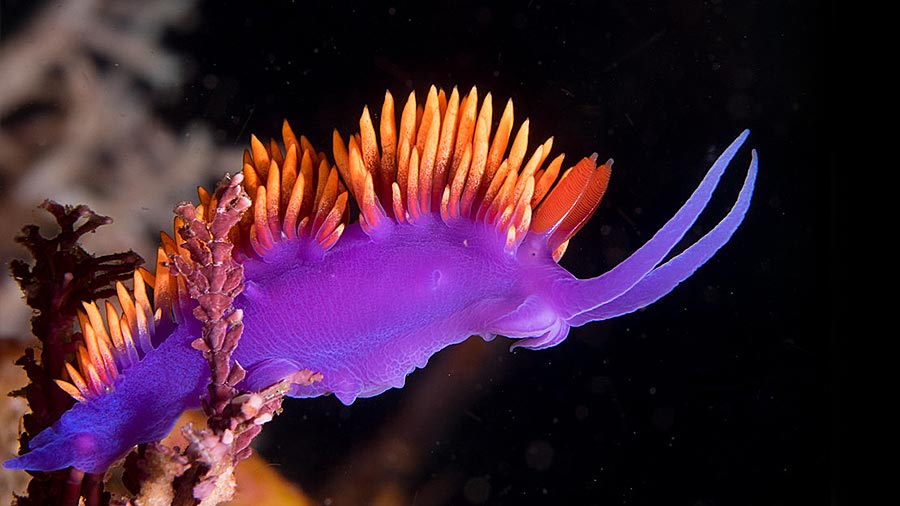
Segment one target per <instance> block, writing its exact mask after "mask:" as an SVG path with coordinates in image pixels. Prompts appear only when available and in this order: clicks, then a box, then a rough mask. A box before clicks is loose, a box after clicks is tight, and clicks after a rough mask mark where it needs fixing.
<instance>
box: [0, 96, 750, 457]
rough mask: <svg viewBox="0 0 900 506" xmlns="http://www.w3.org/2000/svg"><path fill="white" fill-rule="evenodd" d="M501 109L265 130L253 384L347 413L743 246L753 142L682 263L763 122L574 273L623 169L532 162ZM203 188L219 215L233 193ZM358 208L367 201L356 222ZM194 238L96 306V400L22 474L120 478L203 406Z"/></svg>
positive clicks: (89, 376) (659, 286)
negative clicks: (577, 252) (581, 235)
mask: <svg viewBox="0 0 900 506" xmlns="http://www.w3.org/2000/svg"><path fill="white" fill-rule="evenodd" d="M492 114H493V108H492V99H491V95H490V94H488V95H487V96H486V97H485V98H484V100H483V101H482V102H481V103H480V104H479V99H478V95H477V92H476V90H475V88H473V89H472V90H471V91H470V93H469V94H468V95H466V96H462V97H460V95H459V94H458V92H457V90H456V89H455V88H454V89H453V91H452V93H451V94H450V96H449V97H448V96H447V95H446V94H445V93H444V92H443V91H440V92H439V91H437V90H435V89H434V88H432V89H431V90H430V92H429V93H428V96H427V99H426V101H425V104H424V107H422V106H419V105H417V102H416V97H415V95H414V94H413V93H411V94H410V95H409V99H408V100H407V102H406V105H405V106H404V108H403V110H402V113H401V114H400V119H399V123H398V122H397V119H396V118H397V117H396V113H395V109H394V102H393V98H392V96H391V94H390V93H387V94H386V96H385V101H384V105H383V107H382V110H381V115H380V118H381V121H380V125H379V128H378V132H377V133H376V130H375V127H374V125H373V123H372V120H371V116H370V114H369V111H368V109H365V110H364V111H363V114H362V117H361V119H360V125H359V126H360V130H359V133H357V134H355V135H352V136H350V137H349V138H348V139H347V140H346V141H345V140H344V139H343V138H342V137H341V136H340V135H339V134H338V133H337V132H335V134H334V149H333V152H334V160H335V165H330V164H329V163H328V161H327V159H326V157H325V155H324V153H320V152H316V151H315V149H314V148H313V147H312V145H311V144H310V143H309V141H307V140H306V138H304V137H300V138H299V139H298V138H297V137H296V136H295V134H294V133H293V131H292V130H291V128H290V127H289V126H288V124H287V123H285V124H284V126H283V132H282V138H283V143H282V144H281V145H279V143H277V142H275V141H274V140H273V141H271V142H269V143H265V144H264V143H262V142H260V141H259V140H258V139H257V138H256V137H253V138H252V143H251V149H250V150H249V151H248V152H246V153H245V156H244V166H243V170H242V171H241V174H240V176H237V177H238V179H239V182H240V183H241V184H242V185H243V187H244V189H245V190H246V192H247V194H248V195H249V196H250V197H251V198H252V200H253V207H252V209H251V210H250V211H249V212H248V213H247V214H245V216H244V219H243V221H242V223H241V224H240V225H239V226H237V227H235V229H233V230H232V241H233V242H234V244H235V250H234V252H235V253H234V254H235V258H236V259H237V260H238V261H239V262H241V263H242V265H243V267H244V277H245V279H244V283H245V288H244V291H243V292H242V293H241V294H240V295H239V296H238V297H237V299H236V300H235V303H234V306H235V307H236V308H239V309H241V310H242V311H243V315H244V316H243V323H244V334H243V336H242V338H241V340H240V343H239V345H238V347H237V349H236V350H235V352H234V355H233V358H234V360H235V361H237V362H238V363H240V364H241V365H242V366H243V367H244V368H246V369H247V376H246V379H245V380H244V382H243V383H242V384H241V385H239V387H240V388H242V389H245V390H258V389H261V388H263V387H266V386H268V385H270V384H273V383H275V382H278V381H280V380H281V379H283V378H286V377H289V376H290V375H291V374H293V373H295V372H297V371H299V370H303V369H308V370H312V371H315V372H318V373H321V375H322V379H321V381H318V382H315V383H313V384H311V385H305V386H296V387H294V388H293V390H292V391H291V392H290V395H292V396H296V397H312V396H317V395H322V394H327V393H333V394H335V396H337V398H338V399H340V401H341V402H343V403H345V404H349V403H352V402H353V401H354V400H355V399H357V398H359V397H369V396H374V395H377V394H379V393H381V392H383V391H385V390H386V389H388V388H392V387H401V386H403V384H404V381H405V378H406V376H407V375H408V374H409V373H411V372H412V371H413V370H415V369H416V368H420V367H424V366H425V365H426V363H427V362H428V360H429V358H430V357H431V356H432V355H433V354H434V353H436V352H438V351H440V350H441V349H443V348H445V347H447V346H449V345H452V344H455V343H459V342H461V341H463V340H465V339H467V338H468V337H469V336H472V335H479V336H482V337H483V338H485V339H490V338H493V337H494V336H497V335H501V336H506V337H509V338H512V339H515V340H516V341H515V343H514V345H513V346H514V347H515V346H522V347H525V348H534V349H540V348H547V347H550V346H554V345H556V344H558V343H560V342H561V341H562V340H564V339H565V338H566V336H567V334H568V331H569V328H570V327H573V326H579V325H583V324H585V323H587V322H591V321H598V320H604V319H608V318H613V317H615V316H619V315H622V314H626V313H629V312H632V311H635V310H637V309H639V308H641V307H644V306H646V305H648V304H650V303H652V302H654V301H655V300H657V299H658V298H660V297H662V296H663V295H665V294H666V293H668V292H669V291H671V290H672V289H673V288H674V287H675V286H676V285H677V284H678V283H680V282H681V281H682V280H684V279H685V278H687V277H688V276H690V275H691V273H693V272H694V270H696V269H697V268H698V267H699V266H700V265H702V264H703V263H704V262H706V260H708V259H709V258H710V257H711V256H712V255H713V254H714V253H715V252H716V251H717V250H718V249H719V248H720V247H721V246H722V245H723V244H725V243H726V242H727V241H728V239H729V238H730V237H731V235H732V233H733V232H734V231H735V229H736V228H737V227H738V225H739V224H740V223H741V221H742V219H743V217H744V214H745V212H746V211H747V208H748V206H749V204H750V197H751V194H752V192H753V184H754V180H755V176H756V166H757V162H756V153H755V151H754V152H753V154H752V160H751V163H750V168H749V170H748V172H747V176H746V179H745V181H744V185H743V187H742V188H741V190H740V193H739V195H738V197H737V200H736V202H735V204H734V206H733V207H732V209H731V210H730V211H729V212H728V214H727V215H726V216H725V217H724V218H723V219H722V220H721V222H720V223H719V224H718V225H716V226H715V227H714V228H713V229H712V230H711V231H710V232H708V233H707V234H706V235H705V236H703V237H702V238H701V239H700V240H698V241H697V242H695V243H694V244H692V245H690V246H689V247H687V248H686V249H684V251H682V252H681V253H680V254H678V255H677V256H674V257H672V258H670V259H668V260H666V258H667V256H668V255H669V253H670V252H671V251H672V249H673V248H674V247H675V246H676V245H677V244H678V243H679V242H680V241H681V239H682V237H683V236H684V234H685V233H686V232H687V231H688V229H689V228H690V227H691V226H692V225H693V223H694V221H695V219H696V218H697V216H698V215H699V214H700V213H701V212H702V211H703V209H704V207H705V206H706V204H707V202H708V201H709V199H710V197H711V195H712V192H713V190H714V189H715V188H716V186H717V184H718V181H719V178H720V176H721V175H722V173H723V172H724V170H725V168H726V167H727V166H728V164H729V162H730V161H731V159H732V158H733V157H734V155H735V154H736V152H737V150H738V149H739V148H740V146H741V145H742V144H743V142H744V141H745V139H746V138H747V135H748V132H746V131H745V132H744V133H742V134H741V135H740V136H739V137H738V138H737V139H736V140H735V141H734V142H733V143H732V144H731V145H730V146H729V147H728V148H727V149H726V150H725V151H724V153H722V155H721V156H720V157H719V159H718V160H717V161H716V162H715V164H714V165H713V166H712V168H711V169H710V170H709V172H708V173H707V174H706V176H705V177H704V178H703V180H702V181H701V183H700V185H699V187H698V188H697V189H696V190H695V191H694V193H693V194H692V195H691V196H690V198H688V200H687V202H686V203H685V204H684V206H683V207H682V208H681V209H679V210H678V212H677V213H676V214H675V216H674V217H673V218H672V219H671V220H670V221H669V222H668V223H666V224H665V226H663V228H662V229H660V230H659V231H658V232H657V233H656V234H655V235H654V236H653V238H652V239H650V240H649V241H648V242H647V243H646V244H644V245H643V246H642V247H641V248H640V249H638V250H637V251H636V252H634V254H632V255H631V256H630V257H629V258H628V259H626V260H625V261H623V262H622V263H620V264H619V265H617V266H616V267H615V268H613V269H612V270H610V271H609V272H607V273H605V274H603V275H601V276H599V277H596V278H592V279H587V280H580V279H576V278H575V277H573V276H572V275H571V274H570V273H569V272H568V271H566V270H565V269H564V268H563V267H561V266H559V264H558V263H557V261H558V260H559V258H560V257H561V256H562V255H563V253H564V252H565V250H566V246H567V244H568V242H569V240H570V239H571V237H572V236H573V235H574V234H575V233H576V232H577V231H578V230H579V229H580V228H581V227H582V226H583V225H584V223H585V222H586V221H587V220H588V219H589V218H590V217H591V215H592V214H593V213H594V211H595V210H596V209H597V206H598V204H599V203H600V199H601V198H602V197H603V194H604V192H605V190H606V187H607V183H608V181H609V177H610V171H611V168H612V160H610V161H608V162H606V163H603V164H599V165H598V163H597V156H596V155H592V156H590V157H587V158H582V159H580V160H578V161H577V162H576V163H575V164H574V165H573V166H572V167H570V168H569V169H567V170H566V171H564V172H563V173H562V175H560V171H561V168H562V165H563V155H559V156H556V157H554V158H552V159H550V151H551V147H552V145H553V140H552V138H551V139H548V140H546V141H545V142H543V143H541V144H538V145H537V147H536V148H535V149H533V150H532V151H531V152H530V153H529V152H528V148H527V145H528V132H529V123H528V121H527V120H526V121H525V122H523V123H522V124H521V125H520V126H519V128H518V130H517V132H516V134H515V136H513V135H512V131H513V123H514V122H513V107H512V103H511V102H508V103H507V105H506V107H505V109H504V111H503V113H502V116H501V118H500V120H499V122H498V125H497V127H496V129H492V124H493V119H492ZM492 130H493V133H492ZM548 160H549V162H548ZM199 193H200V202H201V205H200V207H199V210H200V213H199V214H200V215H201V216H203V217H204V218H205V219H206V220H207V221H209V220H211V218H212V216H213V213H215V212H216V208H217V202H216V201H215V199H214V197H213V196H211V195H210V194H209V193H207V192H205V191H204V190H202V189H201V190H200V192H199ZM351 199H352V200H353V201H355V202H356V204H357V206H358V207H359V210H360V214H359V219H358V220H357V221H355V222H353V223H350V221H349V208H350V201H351ZM176 225H178V223H176ZM176 229H177V227H176ZM179 242H180V241H178V240H175V239H173V238H172V237H170V236H168V235H166V234H163V235H162V245H161V246H160V249H159V255H158V262H157V269H156V273H155V275H153V274H151V273H149V272H147V271H141V272H139V273H136V275H135V289H134V294H133V295H132V294H130V293H128V291H127V290H125V289H124V288H123V287H121V286H120V290H119V297H118V299H119V305H120V306H121V313H120V312H119V311H117V310H116V308H115V307H114V306H113V305H112V304H110V303H109V302H106V303H105V304H104V305H105V308H104V309H105V311H101V310H100V308H98V306H97V305H96V304H95V303H90V304H85V312H84V314H83V315H82V316H81V326H82V329H83V333H84V338H85V343H84V345H82V346H81V348H80V351H79V353H77V354H76V355H77V356H76V362H77V366H75V365H69V366H67V371H66V374H65V378H66V379H61V380H60V381H59V382H58V383H59V385H60V386H61V387H62V388H64V389H65V390H66V391H67V392H69V393H70V394H71V395H73V396H74V397H75V398H76V399H78V400H79V401H81V402H78V403H76V405H75V406H74V407H73V408H72V409H71V410H70V411H68V412H67V413H65V414H64V415H63V417H62V418H61V419H60V420H59V421H58V422H57V423H56V424H55V425H54V426H53V427H51V428H50V429H47V430H46V431H44V432H42V433H41V434H39V435H38V436H37V437H36V438H34V439H33V440H32V441H31V443H30V452H29V453H26V454H24V455H22V456H20V457H18V458H15V459H12V460H10V461H7V462H6V463H5V464H4V465H5V466H6V467H7V468H12V469H31V470H36V471H51V470H55V469H61V468H64V467H68V466H73V467H75V468H77V469H80V470H82V471H86V472H102V471H103V470H105V469H106V468H107V467H109V466H110V465H111V464H112V463H113V462H114V461H115V460H117V459H119V458H121V457H122V456H123V455H124V454H125V453H126V452H127V451H128V450H129V449H130V448H131V447H133V446H134V445H135V444H138V443H142V442H148V441H154V440H158V439H161V438H162V437H163V436H165V435H166V433H167V432H168V431H169V430H170V429H171V427H172V424H173V423H174V421H175V419H176V418H177V416H178V415H179V414H180V413H181V412H182V411H183V410H185V409H187V408H192V407H196V406H198V405H199V401H200V397H201V395H203V391H204V388H205V386H206V384H207V382H208V380H209V370H208V367H207V365H206V363H205V361H204V359H203V358H202V356H201V354H200V353H199V352H197V351H196V350H194V349H192V348H191V341H192V340H193V339H195V338H196V337H197V336H198V335H199V333H200V331H199V324H198V323H197V321H196V320H195V319H194V318H193V316H192V315H191V309H192V307H193V305H194V303H193V301H191V300H190V297H189V296H188V292H187V289H186V287H185V283H184V280H183V279H181V278H179V277H177V276H174V275H173V274H171V273H170V272H169V269H168V267H167V265H168V263H169V262H170V259H171V258H173V257H174V256H176V255H177V256H181V257H183V258H185V259H186V260H189V255H188V254H187V252H186V251H185V250H184V249H183V248H182V247H181V246H180V245H179ZM664 260H665V261H664ZM147 284H150V285H151V286H152V287H153V297H154V300H153V301H152V303H151V301H150V300H149V297H148V295H147V288H146V285H147ZM102 312H105V316H103V315H102Z"/></svg>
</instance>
